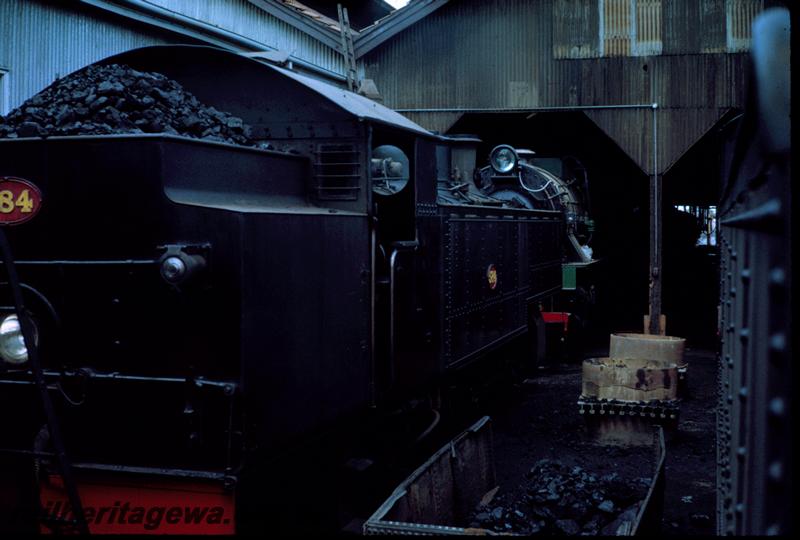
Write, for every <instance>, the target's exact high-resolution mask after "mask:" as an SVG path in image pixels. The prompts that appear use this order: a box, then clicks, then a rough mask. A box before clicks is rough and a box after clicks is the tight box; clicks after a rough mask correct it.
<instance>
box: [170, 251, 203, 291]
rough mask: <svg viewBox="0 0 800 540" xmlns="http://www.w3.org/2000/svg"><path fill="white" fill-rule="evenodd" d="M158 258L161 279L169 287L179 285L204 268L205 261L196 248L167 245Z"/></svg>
mask: <svg viewBox="0 0 800 540" xmlns="http://www.w3.org/2000/svg"><path fill="white" fill-rule="evenodd" d="M164 247H165V248H166V251H165V252H164V254H163V255H161V257H160V258H159V260H158V261H159V262H158V268H159V272H160V273H161V277H162V278H164V281H166V282H167V283H169V284H170V285H180V284H182V283H184V282H185V281H187V280H190V279H191V278H192V276H193V275H195V274H197V273H198V272H200V271H201V270H202V269H203V268H205V267H206V259H205V257H203V256H202V255H200V254H199V253H198V248H197V247H196V246H180V245H168V246H164Z"/></svg>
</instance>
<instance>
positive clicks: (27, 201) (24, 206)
mask: <svg viewBox="0 0 800 540" xmlns="http://www.w3.org/2000/svg"><path fill="white" fill-rule="evenodd" d="M15 208H19V209H20V212H21V213H23V214H29V213H31V212H32V211H33V200H32V199H31V195H30V192H29V191H28V190H27V189H23V190H22V191H21V192H20V194H19V195H18V196H17V198H16V200H15V199H14V192H13V191H11V190H10V189H4V190H1V191H0V213H2V214H10V213H11V212H13V211H14V209H15Z"/></svg>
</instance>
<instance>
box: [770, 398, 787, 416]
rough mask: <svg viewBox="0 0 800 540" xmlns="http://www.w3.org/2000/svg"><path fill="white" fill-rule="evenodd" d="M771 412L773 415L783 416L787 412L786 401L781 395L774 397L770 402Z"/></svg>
mask: <svg viewBox="0 0 800 540" xmlns="http://www.w3.org/2000/svg"><path fill="white" fill-rule="evenodd" d="M769 412H770V414H772V415H773V416H778V417H780V416H783V414H784V413H785V412H786V402H785V401H784V400H783V399H782V398H779V397H776V398H772V399H771V400H770V402H769Z"/></svg>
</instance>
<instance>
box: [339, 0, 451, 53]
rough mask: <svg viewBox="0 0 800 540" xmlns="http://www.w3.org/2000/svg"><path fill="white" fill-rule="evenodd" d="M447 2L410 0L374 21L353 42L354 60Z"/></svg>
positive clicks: (440, 0)
mask: <svg viewBox="0 0 800 540" xmlns="http://www.w3.org/2000/svg"><path fill="white" fill-rule="evenodd" d="M448 1H449V0H411V1H410V2H409V3H408V4H406V5H405V6H403V7H402V8H400V9H397V10H395V11H393V12H391V13H390V14H389V15H387V16H386V17H383V18H382V19H379V20H377V21H375V24H373V25H372V26H368V27H366V28H364V29H362V30H361V35H360V36H359V37H358V39H354V40H353V46H354V47H355V53H356V58H360V57H362V56H364V55H365V54H367V53H368V52H369V51H371V50H372V49H374V48H375V47H377V46H378V45H380V44H381V43H383V42H385V41H387V40H389V39H391V38H392V37H394V36H395V35H397V34H399V33H400V32H402V31H403V30H405V29H406V28H408V27H409V26H411V25H413V24H414V23H416V22H417V21H419V20H421V19H423V18H425V17H427V16H428V15H430V14H431V13H433V12H434V11H436V10H437V9H439V8H440V7H442V6H443V5H445V4H446V3H447V2H448Z"/></svg>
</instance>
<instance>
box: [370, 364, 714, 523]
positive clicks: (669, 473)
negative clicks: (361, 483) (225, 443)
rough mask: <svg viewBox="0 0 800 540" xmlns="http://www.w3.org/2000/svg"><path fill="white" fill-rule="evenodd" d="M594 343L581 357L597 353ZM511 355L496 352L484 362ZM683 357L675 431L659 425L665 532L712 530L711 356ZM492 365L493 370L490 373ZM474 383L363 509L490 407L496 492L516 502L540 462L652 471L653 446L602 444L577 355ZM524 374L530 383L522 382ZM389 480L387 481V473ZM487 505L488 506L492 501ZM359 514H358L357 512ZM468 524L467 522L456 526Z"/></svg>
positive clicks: (634, 474) (623, 473)
mask: <svg viewBox="0 0 800 540" xmlns="http://www.w3.org/2000/svg"><path fill="white" fill-rule="evenodd" d="M607 353H608V349H607V348H605V349H603V348H598V349H594V350H592V351H591V352H590V354H585V355H584V356H586V357H589V356H603V355H605V354H607ZM513 354H518V353H516V352H514V350H513V349H506V350H505V351H502V350H501V351H498V352H497V353H495V354H493V355H491V357H490V358H488V359H487V360H488V363H489V364H491V363H493V362H497V363H499V362H501V361H502V359H503V358H502V357H504V356H510V355H513ZM685 358H686V360H687V361H688V363H689V371H688V390H687V391H686V393H685V394H684V396H683V398H682V402H681V405H680V419H679V422H678V424H677V427H676V428H673V429H671V430H670V429H667V430H666V431H665V440H666V462H665V480H666V483H665V492H664V506H663V519H662V524H661V530H660V533H661V534H663V535H665V536H672V535H675V536H686V535H713V534H714V533H715V519H714V515H715V481H716V464H715V462H716V459H715V445H716V440H715V417H714V409H715V389H716V359H715V355H714V353H713V352H711V351H704V350H693V349H688V348H687V350H686V356H685ZM495 371H500V370H499V369H498V370H495ZM477 379H478V380H479V381H480V382H478V383H477V384H476V386H475V387H473V388H472V389H471V390H470V394H471V398H470V401H471V403H470V404H469V405H468V406H466V407H463V403H462V411H461V414H460V415H459V418H458V419H453V418H452V417H451V420H450V421H449V422H448V421H443V422H442V425H440V426H439V429H437V430H436V431H437V433H436V436H434V437H432V438H431V441H429V443H428V444H426V445H425V448H424V449H423V448H418V449H417V451H416V452H414V457H413V458H411V457H410V456H409V457H410V459H408V460H403V461H404V463H395V466H393V467H391V469H392V470H391V472H389V471H386V472H387V473H389V474H387V475H386V476H385V477H384V482H382V484H383V485H382V486H381V487H378V486H375V485H373V488H372V489H370V490H369V491H370V492H372V493H371V496H370V497H368V498H369V499H371V501H370V502H367V501H363V502H366V503H367V504H366V507H369V511H368V512H366V513H364V512H363V510H366V507H362V512H359V514H364V515H363V517H362V518H361V519H358V520H357V522H358V523H361V522H363V519H365V518H366V517H368V515H369V514H370V513H371V512H372V511H374V510H375V509H376V508H377V507H378V506H379V505H380V503H381V502H383V500H385V498H386V497H387V496H388V495H389V494H390V493H391V491H392V489H393V488H394V486H396V485H397V484H399V483H400V482H401V481H402V480H403V478H405V477H406V476H407V475H408V474H409V473H410V472H411V471H412V470H413V469H414V468H416V467H417V466H419V465H420V464H422V463H423V462H424V461H425V459H426V458H427V456H429V455H430V454H432V453H433V452H434V451H435V450H437V449H438V448H439V447H440V446H442V445H443V444H445V443H446V442H447V441H448V440H450V439H451V438H452V437H454V436H455V435H457V434H458V433H459V432H461V431H462V430H463V429H465V428H466V427H468V426H469V425H471V424H472V423H473V422H474V421H475V420H477V419H478V418H480V417H481V416H483V415H484V414H488V415H489V416H490V417H491V418H492V431H493V437H494V455H495V467H496V475H497V484H498V485H499V486H500V489H499V491H498V492H497V495H496V497H497V498H500V497H502V500H503V501H508V500H511V499H515V500H516V499H518V498H519V497H520V496H521V494H522V492H523V491H524V489H525V486H524V484H525V481H526V480H525V474H526V473H528V472H529V471H530V470H531V468H532V467H533V466H534V465H535V464H536V463H537V461H539V460H541V459H553V460H558V461H559V462H560V463H563V464H564V465H566V466H568V467H574V466H579V467H581V468H583V469H584V470H586V471H587V472H591V473H595V474H597V475H598V476H600V475H606V474H610V473H617V474H618V475H619V476H620V477H621V478H625V479H637V478H643V477H651V476H652V473H653V467H654V465H655V456H654V448H655V446H654V445H638V446H637V445H629V446H621V445H608V444H601V443H599V442H598V440H597V438H596V437H594V436H593V433H591V432H590V430H589V429H588V428H587V423H586V420H585V418H584V417H583V416H582V415H580V414H579V412H578V407H577V404H576V401H577V399H578V396H579V394H580V390H581V365H580V363H579V362H578V361H572V362H571V363H562V364H556V365H551V366H549V367H547V368H546V369H539V370H536V373H535V374H533V375H530V374H528V375H527V376H526V375H522V374H518V373H516V374H509V373H508V372H506V373H505V375H504V376H501V377H498V378H497V379H496V380H491V381H489V380H486V379H481V378H480V377H477ZM526 379H527V380H526ZM389 477H391V480H389ZM490 506H491V505H490ZM359 517H361V516H359ZM463 525H468V524H466V523H465V524H463Z"/></svg>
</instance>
